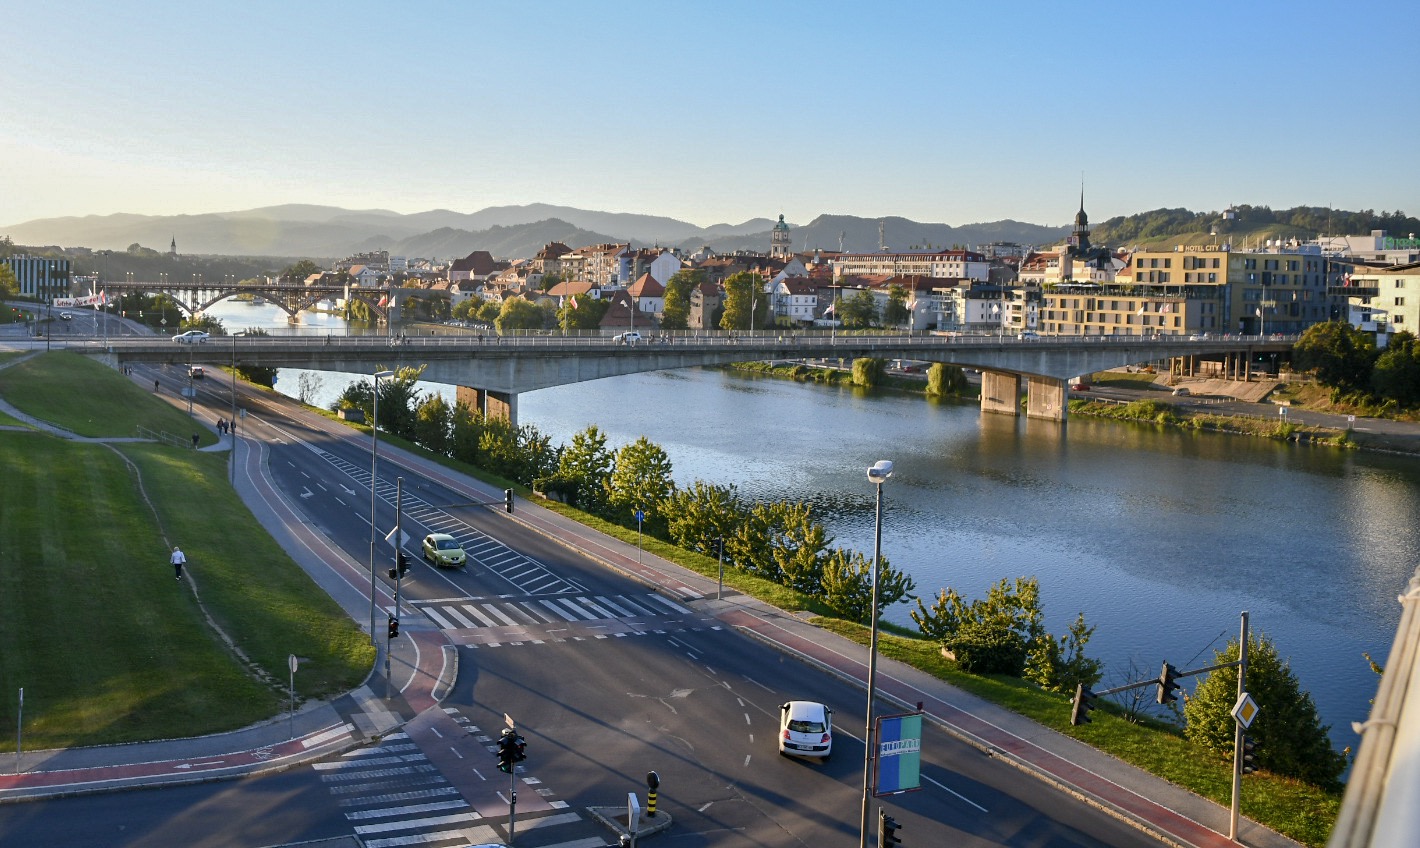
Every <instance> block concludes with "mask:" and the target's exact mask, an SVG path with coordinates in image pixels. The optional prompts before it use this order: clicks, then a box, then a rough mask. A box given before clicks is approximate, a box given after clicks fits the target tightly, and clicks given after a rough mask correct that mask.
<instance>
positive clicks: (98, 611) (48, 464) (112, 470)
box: [0, 353, 374, 751]
mask: <svg viewBox="0 0 1420 848" xmlns="http://www.w3.org/2000/svg"><path fill="white" fill-rule="evenodd" d="M50 358H57V359H60V360H61V362H60V364H58V365H55V364H54V363H52V362H47V363H42V364H41V365H42V367H41V368H40V369H39V371H40V373H43V374H44V375H45V376H46V378H47V379H51V380H53V379H57V380H59V381H60V382H61V384H66V385H70V384H73V383H74V382H82V383H83V384H84V385H85V386H86V388H87V390H86V401H87V405H89V406H90V407H91V408H101V409H105V410H106V412H107V411H112V413H113V414H111V415H110V414H105V415H104V416H100V417H99V418H98V421H99V422H108V424H109V426H111V427H113V428H114V429H115V430H118V431H120V432H121V433H122V434H123V435H128V434H129V433H130V432H131V430H130V427H131V426H132V424H131V422H132V421H135V420H140V419H143V420H150V421H160V420H162V418H163V412H164V410H158V409H149V410H147V411H146V412H145V411H144V410H142V409H124V408H123V407H124V406H126V405H132V406H139V407H142V406H147V407H156V406H159V405H163V406H166V404H162V403H161V402H159V401H156V400H155V399H153V398H152V397H151V394H150V393H147V392H144V391H142V390H141V389H139V388H137V387H136V386H133V385H132V384H131V383H130V381H128V380H126V379H124V378H123V376H122V375H120V374H118V373H117V372H114V371H112V370H111V369H106V368H102V366H94V365H93V363H89V362H87V361H84V360H81V359H80V358H79V357H75V356H71V355H67V354H62V353H56V354H51V355H49V356H47V357H41V359H50ZM62 360H67V362H65V361H62ZM34 364H35V363H33V362H28V363H24V364H23V365H22V366H17V367H16V368H11V369H7V371H4V372H0V381H3V383H0V385H3V386H4V387H5V388H4V396H5V398H6V399H7V400H9V401H10V402H11V403H15V405H17V406H22V408H25V411H26V412H28V413H29V414H32V415H35V416H36V417H40V418H43V419H46V420H49V421H54V422H56V423H59V424H61V425H62V426H63V425H66V421H65V414H66V412H65V411H66V410H68V413H67V414H70V415H72V414H73V409H74V408H75V407H74V406H73V405H72V404H71V402H70V400H69V399H68V398H62V397H56V396H58V395H62V394H65V393H59V392H52V391H50V392H40V393H35V392H33V391H25V390H22V391H18V392H16V391H12V387H14V386H16V385H19V384H20V383H18V382H17V381H16V375H15V374H14V373H13V372H14V371H16V370H17V369H18V368H28V367H29V366H31V365H34ZM95 367H97V368H98V370H99V371H101V372H105V373H107V375H108V377H109V379H108V380H107V381H105V380H103V379H100V377H101V376H102V375H94V374H92V373H88V372H89V371H90V370H91V369H92V368H95ZM71 377H72V378H73V380H69V378H71ZM130 390H133V391H130ZM17 395H19V396H22V397H25V398H27V399H28V400H29V402H30V404H31V405H26V404H22V403H21V402H18V401H17ZM49 398H54V401H55V402H54V403H53V404H49V403H48V402H47V399H49ZM167 411H168V412H172V413H174V414H176V415H177V416H178V418H179V419H185V418H186V415H185V413H180V412H177V411H176V410H171V409H168V410H167ZM84 414H85V417H86V418H87V417H88V413H87V412H86V413H84ZM86 423H87V422H86ZM150 426H151V425H150ZM75 429H78V428H77V426H76V427H75ZM95 429H98V427H97V424H96V425H95ZM0 479H4V480H5V485H4V486H3V487H0V639H3V644H4V645H5V646H6V648H5V650H4V651H3V652H0V689H3V690H4V692H5V693H6V695H5V697H4V698H3V699H0V723H5V724H6V725H7V726H9V727H11V728H13V727H14V726H15V722H16V707H17V704H16V698H15V697H13V695H14V694H15V692H16V691H17V690H18V689H19V688H20V687H24V689H25V712H24V733H25V747H26V748H30V749H38V748H53V747H69V746H77V745H93V744H106V743H115V742H126V741H137V740H146V739H158V738H172V737H181V736H192V735H199V734H205V733H214V732H220V731H222V730H229V729H233V728H237V727H242V726H245V725H248V724H251V723H253V722H257V721H261V720H264V719H267V718H269V717H271V716H273V715H278V714H280V712H281V711H282V710H283V709H284V708H285V691H286V690H285V685H286V680H287V672H286V658H287V655H288V654H296V655H297V656H298V657H301V658H302V664H301V669H300V671H299V672H297V675H296V689H297V695H298V697H303V698H309V697H324V696H330V695H333V694H336V693H339V692H342V691H345V690H348V689H350V688H352V687H353V686H356V685H358V684H359V683H360V681H361V680H363V679H364V677H365V676H366V674H367V673H368V672H369V669H370V667H371V663H372V662H373V661H374V650H373V648H371V647H370V646H369V643H368V638H367V637H366V636H365V635H364V634H363V633H362V632H361V631H360V630H359V628H358V627H357V626H356V625H355V623H354V622H353V621H351V620H350V618H349V617H348V616H346V615H345V614H344V613H343V612H342V611H341V610H340V609H339V607H338V606H337V605H336V604H335V603H334V601H332V600H331V599H330V598H329V597H328V596H327V595H326V594H325V593H324V592H322V591H321V590H320V589H319V588H318V587H317V586H316V585H315V583H314V582H312V581H311V580H310V579H309V578H308V577H307V576H306V574H305V573H304V572H303V571H301V569H300V568H299V566H297V565H296V564H295V563H294V562H292V561H291V560H290V558H289V557H287V556H286V554H285V552H284V551H282V550H280V549H279V548H278V547H277V546H276V544H275V542H273V541H272V540H271V538H270V537H269V536H268V535H267V534H266V532H265V530H264V529H263V528H262V527H261V526H260V525H259V524H257V523H256V521H255V519H254V518H253V517H252V516H251V514H250V513H249V512H248V511H247V509H246V507H245V505H243V504H242V503H241V501H240V500H239V499H238V498H237V496H236V494H235V492H233V491H232V489H231V488H230V486H229V485H228V483H227V467H226V457H225V455H223V454H205V453H200V452H195V451H192V450H191V449H183V448H171V447H165V446H161V445H156V444H143V443H124V444H118V445H113V446H106V445H102V444H92V443H78V442H72V441H67V440H63V439H59V438H55V437H52V436H49V435H46V434H43V433H38V432H34V433H24V432H14V431H6V432H0ZM150 504H151V505H150ZM170 541H171V543H177V544H180V545H182V547H183V550H184V551H185V552H186V554H187V557H188V563H189V566H188V567H189V571H190V574H191V576H192V578H193V581H194V582H195V584H196V586H197V590H198V593H199V595H200V598H201V603H202V606H199V604H198V600H197V598H195V597H194V596H193V593H192V591H191V589H190V588H189V586H190V584H189V583H188V582H187V581H183V582H181V583H180V582H178V581H176V580H174V579H173V571H172V567H171V566H170V565H169V564H168V552H169V550H170ZM204 608H205V612H204ZM209 615H210V616H211V619H212V621H213V622H215V623H216V625H217V627H218V628H219V629H220V630H221V631H222V632H223V633H225V634H226V636H227V637H229V638H230V639H231V640H232V642H233V643H234V644H235V646H236V650H233V648H232V647H231V646H229V645H228V644H227V643H226V641H224V639H223V638H222V636H221V635H219V633H218V632H217V630H214V628H213V626H212V625H211V624H209V622H208V618H207V616H209ZM14 746H15V739H14V736H13V734H7V735H4V736H3V737H0V750H6V751H13V750H14Z"/></svg>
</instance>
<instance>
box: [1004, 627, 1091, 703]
mask: <svg viewBox="0 0 1420 848" xmlns="http://www.w3.org/2000/svg"><path fill="white" fill-rule="evenodd" d="M1094 632H1095V629H1094V628H1093V627H1089V626H1086V624H1085V614H1084V613H1080V614H1079V616H1078V617H1076V619H1075V623H1074V624H1071V625H1070V630H1069V632H1067V633H1066V634H1065V635H1064V636H1061V637H1060V638H1058V639H1057V638H1055V636H1054V635H1053V634H1050V633H1042V634H1041V635H1040V637H1039V638H1037V639H1036V640H1035V643H1034V644H1033V645H1031V646H1030V648H1029V651H1028V654H1027V656H1026V668H1025V674H1024V675H1023V676H1024V677H1025V679H1026V680H1029V681H1032V682H1033V683H1036V684H1037V685H1039V686H1040V687H1041V688H1042V689H1050V690H1053V691H1056V692H1074V691H1075V687H1076V686H1084V687H1085V688H1089V687H1091V686H1094V685H1095V684H1096V683H1098V682H1099V679H1100V676H1101V675H1103V673H1104V663H1102V662H1100V661H1099V660H1096V659H1091V658H1089V657H1087V656H1085V645H1086V643H1088V642H1089V641H1090V637H1091V636H1093V635H1094Z"/></svg>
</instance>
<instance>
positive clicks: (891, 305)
mask: <svg viewBox="0 0 1420 848" xmlns="http://www.w3.org/2000/svg"><path fill="white" fill-rule="evenodd" d="M911 317H912V313H911V312H910V311H909V310H908V308H907V289H905V288H903V287H902V286H900V285H898V284H897V283H893V284H892V285H890V286H888V299H887V303H886V304H884V305H883V324H884V326H888V327H900V326H902V325H903V324H906V323H907V322H908V319H910V318H911Z"/></svg>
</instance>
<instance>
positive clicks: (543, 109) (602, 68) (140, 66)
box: [0, 0, 1420, 232]
mask: <svg viewBox="0 0 1420 848" xmlns="http://www.w3.org/2000/svg"><path fill="white" fill-rule="evenodd" d="M0 13H2V14H0V28H2V29H3V31H4V34H3V45H4V46H3V49H0V227H3V226H4V225H5V224H13V223H19V222H23V221H27V220H30V219H33V218H40V217H51V216H62V215H90V214H110V213H115V212H134V213H141V214H180V213H202V212H219V211H231V210H239V209H249V208H253V207H258V206H268V205H273V204H279V203H315V204H328V205H335V206H344V207H347V208H352V209H373V208H381V209H391V210H395V211H398V212H419V211H424V210H428V209H436V208H443V209H453V210H457V211H461V212H472V211H476V210H478V209H482V208H484V207H487V206H495V205H505V204H526V203H536V202H543V203H554V204H563V205H569V206H577V207H581V208H585V209H598V210H604V211H612V212H644V213H649V214H656V215H667V216H671V217H675V218H679V219H682V220H685V221H690V222H692V223H695V224H700V225H708V224H713V223H721V222H726V223H739V222H741V221H744V220H746V219H749V218H753V217H759V216H764V217H774V216H777V215H779V214H780V213H783V214H784V215H785V216H786V217H787V218H788V220H789V221H791V222H794V223H807V222H808V221H809V220H811V219H812V218H813V217H815V216H816V215H819V214H822V213H840V214H851V215H860V216H864V217H878V216H884V215H901V216H904V217H908V218H912V219H915V220H918V221H928V222H941V223H947V224H956V225H959V224H966V223H972V222H977V221H993V220H997V219H1001V218H1014V219H1017V220H1022V221H1029V222H1033V223H1039V224H1052V225H1062V224H1067V223H1068V222H1069V221H1070V220H1071V219H1072V217H1073V215H1074V212H1075V209H1076V206H1077V204H1078V199H1079V191H1080V181H1081V176H1082V174H1083V177H1084V180H1085V185H1086V188H1085V192H1086V209H1087V210H1088V212H1089V214H1090V218H1091V220H1093V221H1102V220H1104V219H1105V218H1108V217H1111V216H1114V215H1127V214H1131V213H1134V212H1141V211H1145V210H1149V209H1156V208H1160V207H1186V208H1189V209H1192V210H1195V211H1203V210H1215V209H1222V208H1224V207H1226V206H1227V205H1228V204H1229V203H1251V204H1254V205H1268V206H1272V207H1273V208H1286V207H1291V206H1296V205H1302V204H1306V205H1316V206H1328V205H1330V206H1334V207H1336V208H1340V209H1362V208H1373V209H1377V210H1382V209H1386V210H1390V209H1402V210H1405V211H1407V212H1409V213H1410V214H1420V203H1417V200H1420V167H1417V156H1416V154H1417V151H1420V110H1417V109H1416V108H1415V103H1414V97H1415V90H1416V86H1417V83H1420V50H1417V49H1416V46H1415V41H1414V32H1415V21H1416V7H1415V5H1414V3H1413V0H1412V2H1400V0H1348V2H1345V3H1343V2H1339V1H1338V2H1331V3H1319V2H1310V1H1309V0H1288V2H1278V1H1276V0H1265V2H1264V1H1259V2H1241V3H1239V2H1231V3H1222V2H1211V0H1209V1H1208V2H1190V3H1165V2H1151V0H1127V2H1088V0H1082V2H1077V3H1060V2H1040V3H1036V2H1007V1H1004V0H998V2H978V1H977V0H972V2H954V0H938V1H937V2H921V3H917V2H899V3H893V2H868V0H860V2H854V3H835V2H792V1H791V0H775V2H757V3H742V2H728V1H727V0H706V2H699V3H677V2H655V3H643V2H621V3H594V2H581V3H574V2H568V3H553V2H546V3H540V2H535V0H523V2H510V3H501V2H500V3H494V2H476V0H446V2H438V3H434V2H419V0H410V1H409V2H401V3H393V2H389V3H370V2H360V0H343V2H339V3H335V2H307V0H295V2H282V3H271V2H233V3H228V2H214V3H194V2H183V3H174V2H162V0H148V1H147V2H144V0H136V2H124V3H114V2H112V0H102V2H65V0H56V2H53V3H38V2H24V1H23V0H0ZM0 232H3V230H0Z"/></svg>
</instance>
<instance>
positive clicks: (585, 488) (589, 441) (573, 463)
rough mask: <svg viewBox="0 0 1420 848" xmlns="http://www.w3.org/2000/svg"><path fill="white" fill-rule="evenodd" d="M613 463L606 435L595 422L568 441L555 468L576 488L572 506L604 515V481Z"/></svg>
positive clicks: (605, 490)
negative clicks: (568, 443) (569, 442)
mask: <svg viewBox="0 0 1420 848" xmlns="http://www.w3.org/2000/svg"><path fill="white" fill-rule="evenodd" d="M614 464H615V458H614V457H613V456H612V453H611V451H610V450H608V449H607V446H606V434H605V433H603V432H602V431H601V430H599V429H598V428H597V426H596V425H595V424H592V425H590V426H588V427H587V429H585V430H583V431H582V432H580V433H577V434H576V435H574V436H573V437H572V444H570V445H568V446H566V447H564V448H563V449H562V454H561V456H560V457H558V463H557V471H558V473H560V474H563V475H565V476H566V477H567V479H568V480H569V481H572V482H573V483H574V484H575V485H576V487H577V495H576V499H575V501H573V502H572V503H573V505H574V506H576V507H577V508H579V509H582V510H585V511H587V512H590V513H592V514H594V515H606V514H607V484H608V483H609V482H610V480H611V472H612V468H613V466H614Z"/></svg>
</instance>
